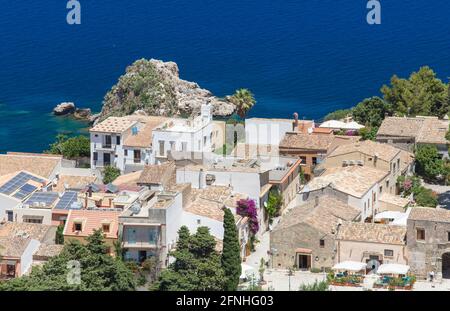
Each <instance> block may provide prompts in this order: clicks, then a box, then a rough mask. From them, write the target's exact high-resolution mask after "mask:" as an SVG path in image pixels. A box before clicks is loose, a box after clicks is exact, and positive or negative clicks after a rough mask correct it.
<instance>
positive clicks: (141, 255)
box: [138, 251, 147, 262]
mask: <svg viewBox="0 0 450 311" xmlns="http://www.w3.org/2000/svg"><path fill="white" fill-rule="evenodd" d="M138 257H139V262H144V261H145V260H146V259H147V251H139V254H138Z"/></svg>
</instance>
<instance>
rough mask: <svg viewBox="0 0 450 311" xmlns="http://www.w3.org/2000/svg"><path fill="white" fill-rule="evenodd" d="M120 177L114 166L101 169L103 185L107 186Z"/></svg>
mask: <svg viewBox="0 0 450 311" xmlns="http://www.w3.org/2000/svg"><path fill="white" fill-rule="evenodd" d="M119 176H120V170H119V169H118V168H116V167H114V166H105V168H104V169H103V183H104V184H109V183H112V182H113V181H114V180H116V178H117V177H119Z"/></svg>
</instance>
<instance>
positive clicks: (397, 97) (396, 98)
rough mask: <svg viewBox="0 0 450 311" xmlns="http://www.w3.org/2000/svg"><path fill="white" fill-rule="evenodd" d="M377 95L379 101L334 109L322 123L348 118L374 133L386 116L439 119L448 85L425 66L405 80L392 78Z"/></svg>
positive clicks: (447, 101)
mask: <svg viewBox="0 0 450 311" xmlns="http://www.w3.org/2000/svg"><path fill="white" fill-rule="evenodd" d="M381 93H382V95H383V98H380V97H371V98H367V99H364V100H363V101H362V102H360V103H359V104H358V105H356V106H355V107H353V108H351V109H341V110H336V111H334V112H331V113H329V114H327V115H326V116H325V121H326V120H332V119H334V120H340V119H343V118H345V117H346V116H352V117H353V119H354V120H355V121H356V122H358V123H361V124H364V125H366V126H367V127H369V128H371V130H374V129H376V128H378V127H379V126H380V125H381V123H382V121H383V119H384V118H385V115H386V114H388V115H398V116H417V115H423V116H438V117H440V118H442V117H444V116H445V115H446V114H448V112H449V108H450V95H449V93H450V84H445V83H443V82H442V81H441V80H440V79H438V78H437V77H436V73H435V72H434V71H433V70H432V69H431V68H429V67H427V66H425V67H421V68H420V69H419V71H418V72H413V73H412V74H411V75H410V76H409V78H408V79H403V78H399V77H397V76H396V75H394V76H393V77H392V78H391V81H390V85H383V86H382V88H381ZM449 137H450V135H449ZM368 139H370V138H368Z"/></svg>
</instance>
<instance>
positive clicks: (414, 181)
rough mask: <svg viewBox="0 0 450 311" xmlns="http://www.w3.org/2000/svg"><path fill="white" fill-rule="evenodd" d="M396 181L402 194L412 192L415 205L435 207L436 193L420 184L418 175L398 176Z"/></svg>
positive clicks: (407, 194)
mask: <svg viewBox="0 0 450 311" xmlns="http://www.w3.org/2000/svg"><path fill="white" fill-rule="evenodd" d="M397 183H398V186H399V188H400V192H402V194H403V196H409V195H411V194H413V197H414V201H415V202H416V204H417V205H419V206H424V207H436V206H437V205H438V199H437V195H436V194H435V193H433V191H432V190H430V189H427V188H425V187H424V186H422V183H421V181H420V178H419V177H416V176H399V177H398V178H397Z"/></svg>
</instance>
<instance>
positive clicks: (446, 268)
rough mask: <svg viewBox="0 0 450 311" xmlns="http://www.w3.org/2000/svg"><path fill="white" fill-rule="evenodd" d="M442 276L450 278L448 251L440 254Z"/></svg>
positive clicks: (449, 255) (449, 254) (449, 256)
mask: <svg viewBox="0 0 450 311" xmlns="http://www.w3.org/2000/svg"><path fill="white" fill-rule="evenodd" d="M442 278H444V279H450V253H445V254H443V255H442Z"/></svg>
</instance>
